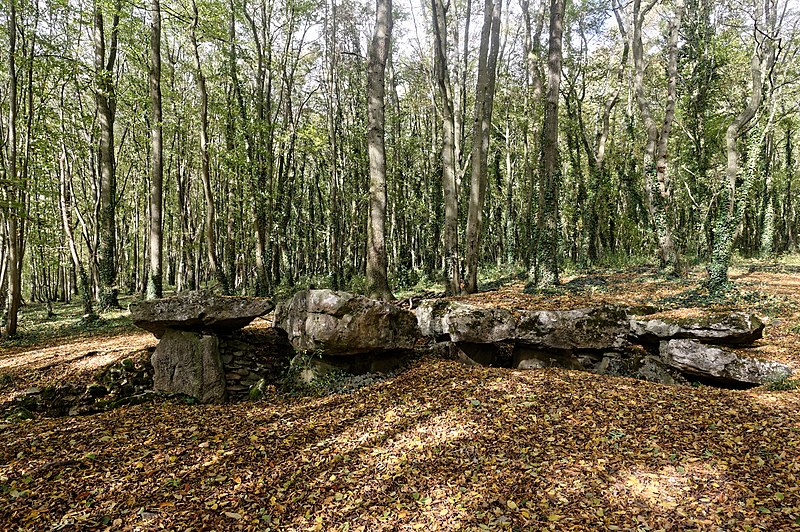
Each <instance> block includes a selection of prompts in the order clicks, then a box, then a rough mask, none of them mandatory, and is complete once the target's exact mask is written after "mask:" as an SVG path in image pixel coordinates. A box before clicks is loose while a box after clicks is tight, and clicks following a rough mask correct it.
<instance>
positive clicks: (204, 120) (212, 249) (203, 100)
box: [190, 0, 230, 295]
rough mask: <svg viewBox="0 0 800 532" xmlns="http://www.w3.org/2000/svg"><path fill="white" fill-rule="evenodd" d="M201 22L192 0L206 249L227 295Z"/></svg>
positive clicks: (211, 267) (213, 273)
mask: <svg viewBox="0 0 800 532" xmlns="http://www.w3.org/2000/svg"><path fill="white" fill-rule="evenodd" d="M199 22H200V18H199V15H198V11H197V2H195V1H194V0H192V31H191V34H190V38H191V42H192V48H193V51H194V68H195V81H196V83H197V91H198V93H199V94H200V110H199V112H200V116H199V118H200V160H201V172H200V177H201V180H202V182H203V196H204V197H205V200H206V216H205V236H206V253H207V254H208V264H209V267H210V269H211V274H212V275H213V276H214V279H215V280H216V282H217V284H218V285H219V289H220V290H221V291H222V293H223V294H226V295H227V294H228V293H229V292H230V286H229V285H228V277H227V275H225V269H224V268H223V267H222V266H221V265H220V263H219V256H218V255H217V230H216V223H217V220H216V211H215V206H214V191H213V190H212V188H211V168H210V160H209V154H208V89H207V88H206V78H205V75H204V74H203V68H202V66H201V63H200V49H199V47H198V45H197V26H198V24H199Z"/></svg>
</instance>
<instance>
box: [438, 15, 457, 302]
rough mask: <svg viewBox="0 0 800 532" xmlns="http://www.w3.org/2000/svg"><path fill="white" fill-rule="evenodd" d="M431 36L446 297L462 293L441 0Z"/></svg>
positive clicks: (452, 118)
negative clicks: (439, 132) (439, 144)
mask: <svg viewBox="0 0 800 532" xmlns="http://www.w3.org/2000/svg"><path fill="white" fill-rule="evenodd" d="M431 14H432V19H433V35H434V70H435V72H436V85H437V92H436V93H437V95H438V100H439V105H437V109H438V110H439V113H440V114H441V117H442V151H441V158H442V191H443V195H444V230H443V233H444V278H445V294H446V295H448V296H451V295H456V294H458V293H459V292H460V291H461V274H460V269H459V257H458V188H457V187H456V166H457V164H458V163H457V160H456V152H455V137H456V124H455V114H454V109H453V89H452V85H451V84H450V74H449V67H448V65H447V19H446V13H445V8H444V4H443V3H442V0H433V1H432V9H431Z"/></svg>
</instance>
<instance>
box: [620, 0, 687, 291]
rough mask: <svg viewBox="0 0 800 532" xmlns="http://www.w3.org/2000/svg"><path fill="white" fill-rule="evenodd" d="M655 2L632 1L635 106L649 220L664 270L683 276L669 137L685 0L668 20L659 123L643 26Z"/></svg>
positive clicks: (677, 1) (679, 1) (679, 3)
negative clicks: (649, 91)
mask: <svg viewBox="0 0 800 532" xmlns="http://www.w3.org/2000/svg"><path fill="white" fill-rule="evenodd" d="M655 4H656V2H654V1H651V2H650V3H649V4H647V5H646V6H645V7H644V8H642V6H641V0H634V2H633V42H632V52H633V66H634V76H633V78H634V82H633V85H634V92H635V94H636V103H637V104H638V106H639V111H640V113H641V115H642V120H643V121H644V126H645V130H646V132H647V142H646V144H645V149H644V180H645V182H644V184H645V189H646V192H647V198H648V208H649V210H650V217H651V219H652V223H653V226H654V229H655V235H656V240H657V243H658V256H659V260H660V262H661V267H662V268H670V269H671V273H673V274H676V275H680V274H681V273H682V270H683V266H682V264H681V259H680V256H679V255H678V251H677V248H676V246H675V239H674V236H673V233H674V228H673V224H674V221H673V213H672V208H673V205H672V198H671V194H672V191H671V186H670V182H669V173H668V162H669V161H668V157H667V155H668V153H667V148H668V144H669V136H670V132H671V130H672V123H673V121H674V119H675V101H676V83H677V78H678V36H679V31H680V26H681V20H682V18H683V11H684V9H683V0H676V2H675V8H674V13H673V15H672V17H671V18H670V20H669V30H668V31H669V33H668V37H667V39H668V44H667V94H666V97H665V99H664V117H663V120H661V123H660V124H658V123H657V121H656V119H655V118H654V116H653V110H652V104H651V102H650V101H649V100H648V99H647V96H646V95H645V88H644V76H645V61H644V45H643V43H642V32H643V30H642V27H643V25H644V19H645V17H646V16H647V14H648V13H649V12H650V11H651V10H652V9H653V7H654V6H655Z"/></svg>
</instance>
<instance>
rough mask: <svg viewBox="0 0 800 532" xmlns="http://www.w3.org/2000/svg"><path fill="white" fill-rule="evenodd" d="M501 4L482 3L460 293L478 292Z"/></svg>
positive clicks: (499, 2)
mask: <svg viewBox="0 0 800 532" xmlns="http://www.w3.org/2000/svg"><path fill="white" fill-rule="evenodd" d="M502 5H503V0H494V1H492V0H486V3H485V5H484V17H483V30H482V31H481V46H480V51H479V53H478V81H477V87H476V91H475V121H474V123H473V128H472V158H471V164H472V173H471V176H470V187H469V206H468V208H467V234H466V239H467V250H466V254H465V259H466V276H465V279H464V290H465V291H466V292H467V293H470V294H471V293H474V292H477V291H478V264H479V262H480V255H481V232H482V230H483V227H482V226H483V204H484V200H485V198H486V181H487V176H486V174H487V159H488V155H489V136H490V133H491V127H492V107H493V104H494V92H495V79H496V73H497V54H498V52H499V50H500V15H501V9H502Z"/></svg>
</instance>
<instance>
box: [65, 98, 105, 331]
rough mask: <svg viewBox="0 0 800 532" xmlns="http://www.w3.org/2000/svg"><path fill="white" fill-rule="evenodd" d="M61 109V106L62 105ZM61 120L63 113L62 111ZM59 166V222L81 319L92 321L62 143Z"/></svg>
mask: <svg viewBox="0 0 800 532" xmlns="http://www.w3.org/2000/svg"><path fill="white" fill-rule="evenodd" d="M62 109H63V106H62ZM62 122H63V113H62ZM58 166H59V178H60V179H59V189H58V190H59V196H58V198H59V202H58V205H59V210H60V211H61V224H62V227H63V229H64V236H66V238H67V246H68V247H69V256H70V259H71V260H72V266H73V267H74V268H75V271H76V272H77V274H78V281H79V284H78V290H79V293H80V298H81V303H82V304H83V320H84V321H92V320H94V319H95V318H96V317H97V316H96V315H95V313H94V307H93V306H92V290H91V287H90V285H89V276H88V275H87V273H86V268H85V267H84V265H83V261H82V260H81V257H80V254H79V253H78V246H77V245H76V243H75V236H74V233H73V231H72V194H71V187H70V181H71V180H72V178H71V171H70V164H69V159H68V156H67V148H66V145H65V144H64V143H63V139H62V145H61V157H60V158H59V160H58Z"/></svg>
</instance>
